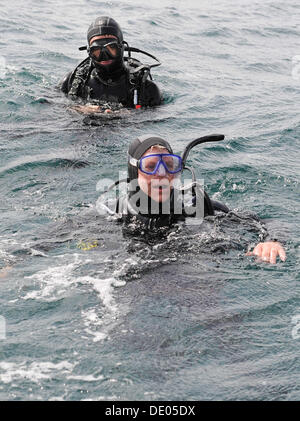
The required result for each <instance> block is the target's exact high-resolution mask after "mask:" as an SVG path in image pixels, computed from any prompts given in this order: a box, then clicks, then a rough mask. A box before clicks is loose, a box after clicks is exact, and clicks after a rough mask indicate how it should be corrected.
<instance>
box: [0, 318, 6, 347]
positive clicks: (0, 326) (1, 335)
mask: <svg viewBox="0 0 300 421" xmlns="http://www.w3.org/2000/svg"><path fill="white" fill-rule="evenodd" d="M3 339H6V320H5V317H3V316H0V341H1V340H3Z"/></svg>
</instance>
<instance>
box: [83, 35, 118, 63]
mask: <svg viewBox="0 0 300 421" xmlns="http://www.w3.org/2000/svg"><path fill="white" fill-rule="evenodd" d="M122 49H123V46H122V44H120V43H119V42H118V40H114V39H113V40H112V39H97V40H96V41H94V42H92V44H91V45H90V47H88V50H87V51H88V55H89V56H90V58H91V59H92V60H93V61H96V62H101V61H107V60H115V59H116V58H119V57H120V56H121V55H122Z"/></svg>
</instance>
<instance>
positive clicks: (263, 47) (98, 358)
mask: <svg viewBox="0 0 300 421" xmlns="http://www.w3.org/2000/svg"><path fill="white" fill-rule="evenodd" d="M18 3H19V4H18V7H16V6H15V4H12V3H7V4H5V5H2V6H1V11H0V18H1V41H0V46H1V63H0V66H1V67H0V88H1V98H0V113H1V129H0V134H1V139H0V180H1V181H0V189H1V190H0V192H1V203H0V209H1V226H0V227H1V231H0V267H1V268H2V271H1V272H0V291H1V293H0V303H1V307H0V308H1V311H0V314H1V316H2V317H1V320H0V321H1V326H2V330H1V332H0V333H1V339H0V399H1V400H7V399H9V400H14V399H15V400H28V399H29V400H49V399H50V400H56V399H57V400H61V399H63V400H84V399H87V400H201V399H203V400H220V399H221V400H233V399H237V400H263V399H264V400H296V399H299V397H300V386H299V364H297V362H298V357H299V341H300V339H299V337H300V334H299V333H298V330H297V315H300V303H299V295H298V294H299V266H300V265H299V162H300V160H299V158H300V156H299V155H300V154H299V135H300V117H299V107H298V104H299V101H300V75H299V77H298V68H297V63H298V62H297V58H295V56H297V55H299V54H300V30H299V19H300V6H299V4H298V2H297V1H296V0H289V1H287V2H280V1H274V0H272V1H271V0H270V1H265V2H263V3H262V2H258V1H256V2H250V1H249V2H248V1H243V0H239V1H238V2H235V4H234V5H232V4H229V3H228V2H225V1H221V0H220V1H217V2H213V4H212V3H211V2H206V1H205V2H201V5H200V3H198V2H196V1H195V2H194V1H188V2H183V1H172V2H171V1H167V0H166V1H165V2H163V4H162V3H161V2H154V3H151V5H150V4H149V5H147V4H146V3H144V4H142V3H141V2H137V1H113V2H96V1H88V0H80V1H76V2H75V1H71V0H67V1H65V2H60V1H58V0H52V1H48V2H47V3H44V2H38V1H34V0H27V1H26V0H23V1H20V2H18ZM97 15H110V16H112V17H114V18H115V19H116V20H117V21H118V22H119V23H120V25H121V26H122V28H123V29H124V36H125V39H126V40H127V41H128V42H129V43H130V44H131V45H133V46H136V47H138V48H142V49H145V50H147V51H149V52H151V53H152V54H155V55H157V56H158V57H159V58H160V59H161V61H162V62H163V66H161V67H160V68H158V69H156V70H155V71H153V76H154V79H155V81H156V82H157V83H158V84H159V86H160V87H161V88H162V91H163V93H164V97H165V105H163V106H161V107H158V108H156V109H153V110H142V111H141V112H131V113H130V114H129V115H124V116H121V117H120V118H118V119H111V118H100V119H99V118H98V119H90V118H86V117H84V116H82V115H80V114H78V113H77V112H75V111H74V110H72V109H71V108H70V102H69V101H68V100H67V99H66V98H65V97H64V96H62V95H61V94H60V93H59V92H57V91H56V90H55V86H56V84H57V82H58V80H59V79H60V78H61V77H62V76H63V75H64V74H65V73H66V72H67V71H69V70H70V69H72V68H73V67H74V66H75V65H76V64H77V63H78V62H79V61H80V60H82V59H83V58H84V54H85V53H84V52H79V51H78V49H77V47H78V46H81V45H84V43H85V33H86V29H87V27H88V25H89V24H90V22H91V21H92V20H93V18H94V17H95V16H97ZM293 58H294V59H293ZM299 73H300V72H299ZM144 133H156V134H159V135H161V136H163V137H166V138H167V139H169V141H170V142H171V143H172V145H173V146H174V150H175V151H176V152H182V151H183V149H184V146H185V145H186V143H187V142H188V141H190V140H192V139H194V138H196V137H199V136H201V135H205V134H209V133H224V134H225V135H226V140H225V141H224V142H222V143H219V144H217V145H216V144H207V145H205V146H204V147H202V148H200V147H199V148H198V149H197V150H196V149H195V150H194V151H193V152H192V154H191V157H190V164H191V165H193V166H194V167H195V168H196V172H197V176H198V177H199V178H204V180H205V185H206V189H207V191H208V192H209V193H210V195H212V197H213V198H215V199H217V200H220V201H222V202H224V203H226V204H227V205H228V206H229V207H230V208H231V209H234V210H235V212H234V213H232V214H230V215H228V216H226V217H218V218H211V219H208V220H206V221H205V222H204V223H203V224H202V225H201V226H187V227H184V226H180V227H174V228H173V229H172V230H170V231H169V232H163V233H161V235H160V236H157V237H156V238H153V237H152V238H146V237H143V236H142V237H141V236H137V235H136V234H135V233H132V232H131V233H129V232H127V230H124V229H123V227H122V225H121V224H119V223H117V222H116V221H115V220H113V219H112V218H107V217H104V216H101V215H99V214H98V213H97V212H96V210H95V204H96V201H97V198H98V192H97V191H96V185H97V182H98V181H99V180H100V179H102V178H104V177H105V178H111V179H115V178H118V172H119V171H125V170H126V151H127V146H128V144H129V142H130V141H131V140H132V139H133V138H134V137H136V136H137V135H140V134H144ZM251 212H252V213H253V212H254V213H256V214H257V215H259V216H260V217H261V218H262V221H263V222H262V223H260V222H258V221H255V220H254V219H253V218H251V217H250V215H251ZM264 225H266V226H267V229H268V230H269V232H271V233H272V235H273V236H276V237H277V238H279V239H281V240H282V241H284V242H285V245H286V248H287V254H288V258H287V260H286V262H285V263H279V264H277V265H276V266H275V265H265V264H262V263H259V262H255V261H253V259H251V258H249V257H245V256H244V253H245V251H246V250H247V247H248V246H249V245H251V244H255V242H257V241H259V238H260V237H263V236H264V235H265V226H264ZM299 319H300V316H299ZM3 322H5V324H6V332H5V331H4V329H3ZM298 323H299V322H298Z"/></svg>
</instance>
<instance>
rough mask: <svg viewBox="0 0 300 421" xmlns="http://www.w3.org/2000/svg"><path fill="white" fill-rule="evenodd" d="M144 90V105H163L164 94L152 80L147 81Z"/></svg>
mask: <svg viewBox="0 0 300 421" xmlns="http://www.w3.org/2000/svg"><path fill="white" fill-rule="evenodd" d="M144 89H145V91H144V95H145V97H144V103H145V105H146V106H150V107H153V106H155V105H160V104H162V102H163V97H162V94H161V92H160V90H159V88H158V86H157V85H156V84H155V83H154V82H153V81H152V80H146V82H145V88H144Z"/></svg>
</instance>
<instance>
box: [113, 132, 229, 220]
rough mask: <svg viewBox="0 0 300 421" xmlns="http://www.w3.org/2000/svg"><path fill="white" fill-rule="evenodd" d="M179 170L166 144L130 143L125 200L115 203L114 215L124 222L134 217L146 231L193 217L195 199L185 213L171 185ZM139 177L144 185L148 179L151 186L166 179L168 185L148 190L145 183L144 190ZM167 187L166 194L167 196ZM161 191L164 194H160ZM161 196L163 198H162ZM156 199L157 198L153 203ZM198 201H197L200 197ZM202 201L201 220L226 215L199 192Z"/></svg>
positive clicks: (151, 140) (148, 139)
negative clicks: (116, 214) (218, 214)
mask: <svg viewBox="0 0 300 421" xmlns="http://www.w3.org/2000/svg"><path fill="white" fill-rule="evenodd" d="M146 153H147V154H146ZM149 169H150V172H149ZM139 170H140V171H139ZM182 170H183V165H182V158H181V157H179V156H178V155H174V154H173V151H172V148H171V146H170V144H169V143H168V142H167V141H166V140H164V139H162V138H160V137H158V136H155V135H153V136H151V135H145V136H140V137H138V138H137V139H135V140H134V141H133V142H131V144H130V146H129V149H128V180H127V182H128V186H129V189H128V190H129V191H128V193H127V195H126V196H123V197H120V198H119V199H118V202H117V206H116V213H118V214H121V215H123V217H125V219H127V220H128V219H130V218H131V217H133V216H135V217H137V219H138V220H140V221H142V222H143V223H145V224H146V226H148V227H154V226H155V227H161V226H169V225H172V224H173V223H175V222H178V221H184V220H185V218H186V217H188V216H192V217H195V216H196V208H195V207H194V205H195V200H196V197H194V199H195V200H193V204H192V203H191V206H190V207H189V208H188V209H187V208H186V207H184V205H183V201H182V194H178V192H179V190H178V188H179V186H178V184H177V185H176V183H173V181H174V179H175V177H176V175H177V174H178V175H179V174H180V173H181V172H182ZM169 171H170V173H169ZM141 175H142V176H144V177H145V178H146V183H147V177H148V180H149V182H150V183H152V182H153V181H154V180H155V179H156V177H158V178H157V180H167V179H168V180H169V182H170V184H169V186H168V182H166V183H162V184H163V186H160V185H159V181H157V183H155V182H154V183H152V184H151V186H150V183H149V189H148V186H145V183H144V187H143V181H142V182H141V181H140V180H142V179H141ZM153 177H154V179H153ZM168 177H169V178H168ZM177 181H178V179H177ZM172 183H173V184H172ZM141 186H142V187H141ZM168 187H169V194H168V193H167V189H168ZM150 188H153V189H154V195H153V194H152V191H153V190H151V193H150ZM155 188H156V190H157V193H156V191H155ZM162 188H163V189H164V190H165V191H166V193H163V192H162V191H161V190H162ZM164 194H165V197H163V195H164ZM155 195H156V198H155V199H154V200H153V197H154V196H155ZM164 199H165V200H164ZM198 199H199V200H200V198H199V197H198ZM201 199H203V212H202V216H203V217H205V216H208V215H214V213H215V211H222V212H225V213H227V212H228V211H229V209H228V208H227V207H226V206H225V205H222V204H221V203H218V202H216V201H212V200H211V199H210V198H209V196H208V195H207V193H206V192H205V191H202V196H201ZM154 202H156V203H154ZM165 202H167V203H168V205H167V206H165V205H164V203H165ZM153 203H154V206H153ZM166 209H167V211H166ZM191 210H192V211H191ZM187 211H188V212H187Z"/></svg>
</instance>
